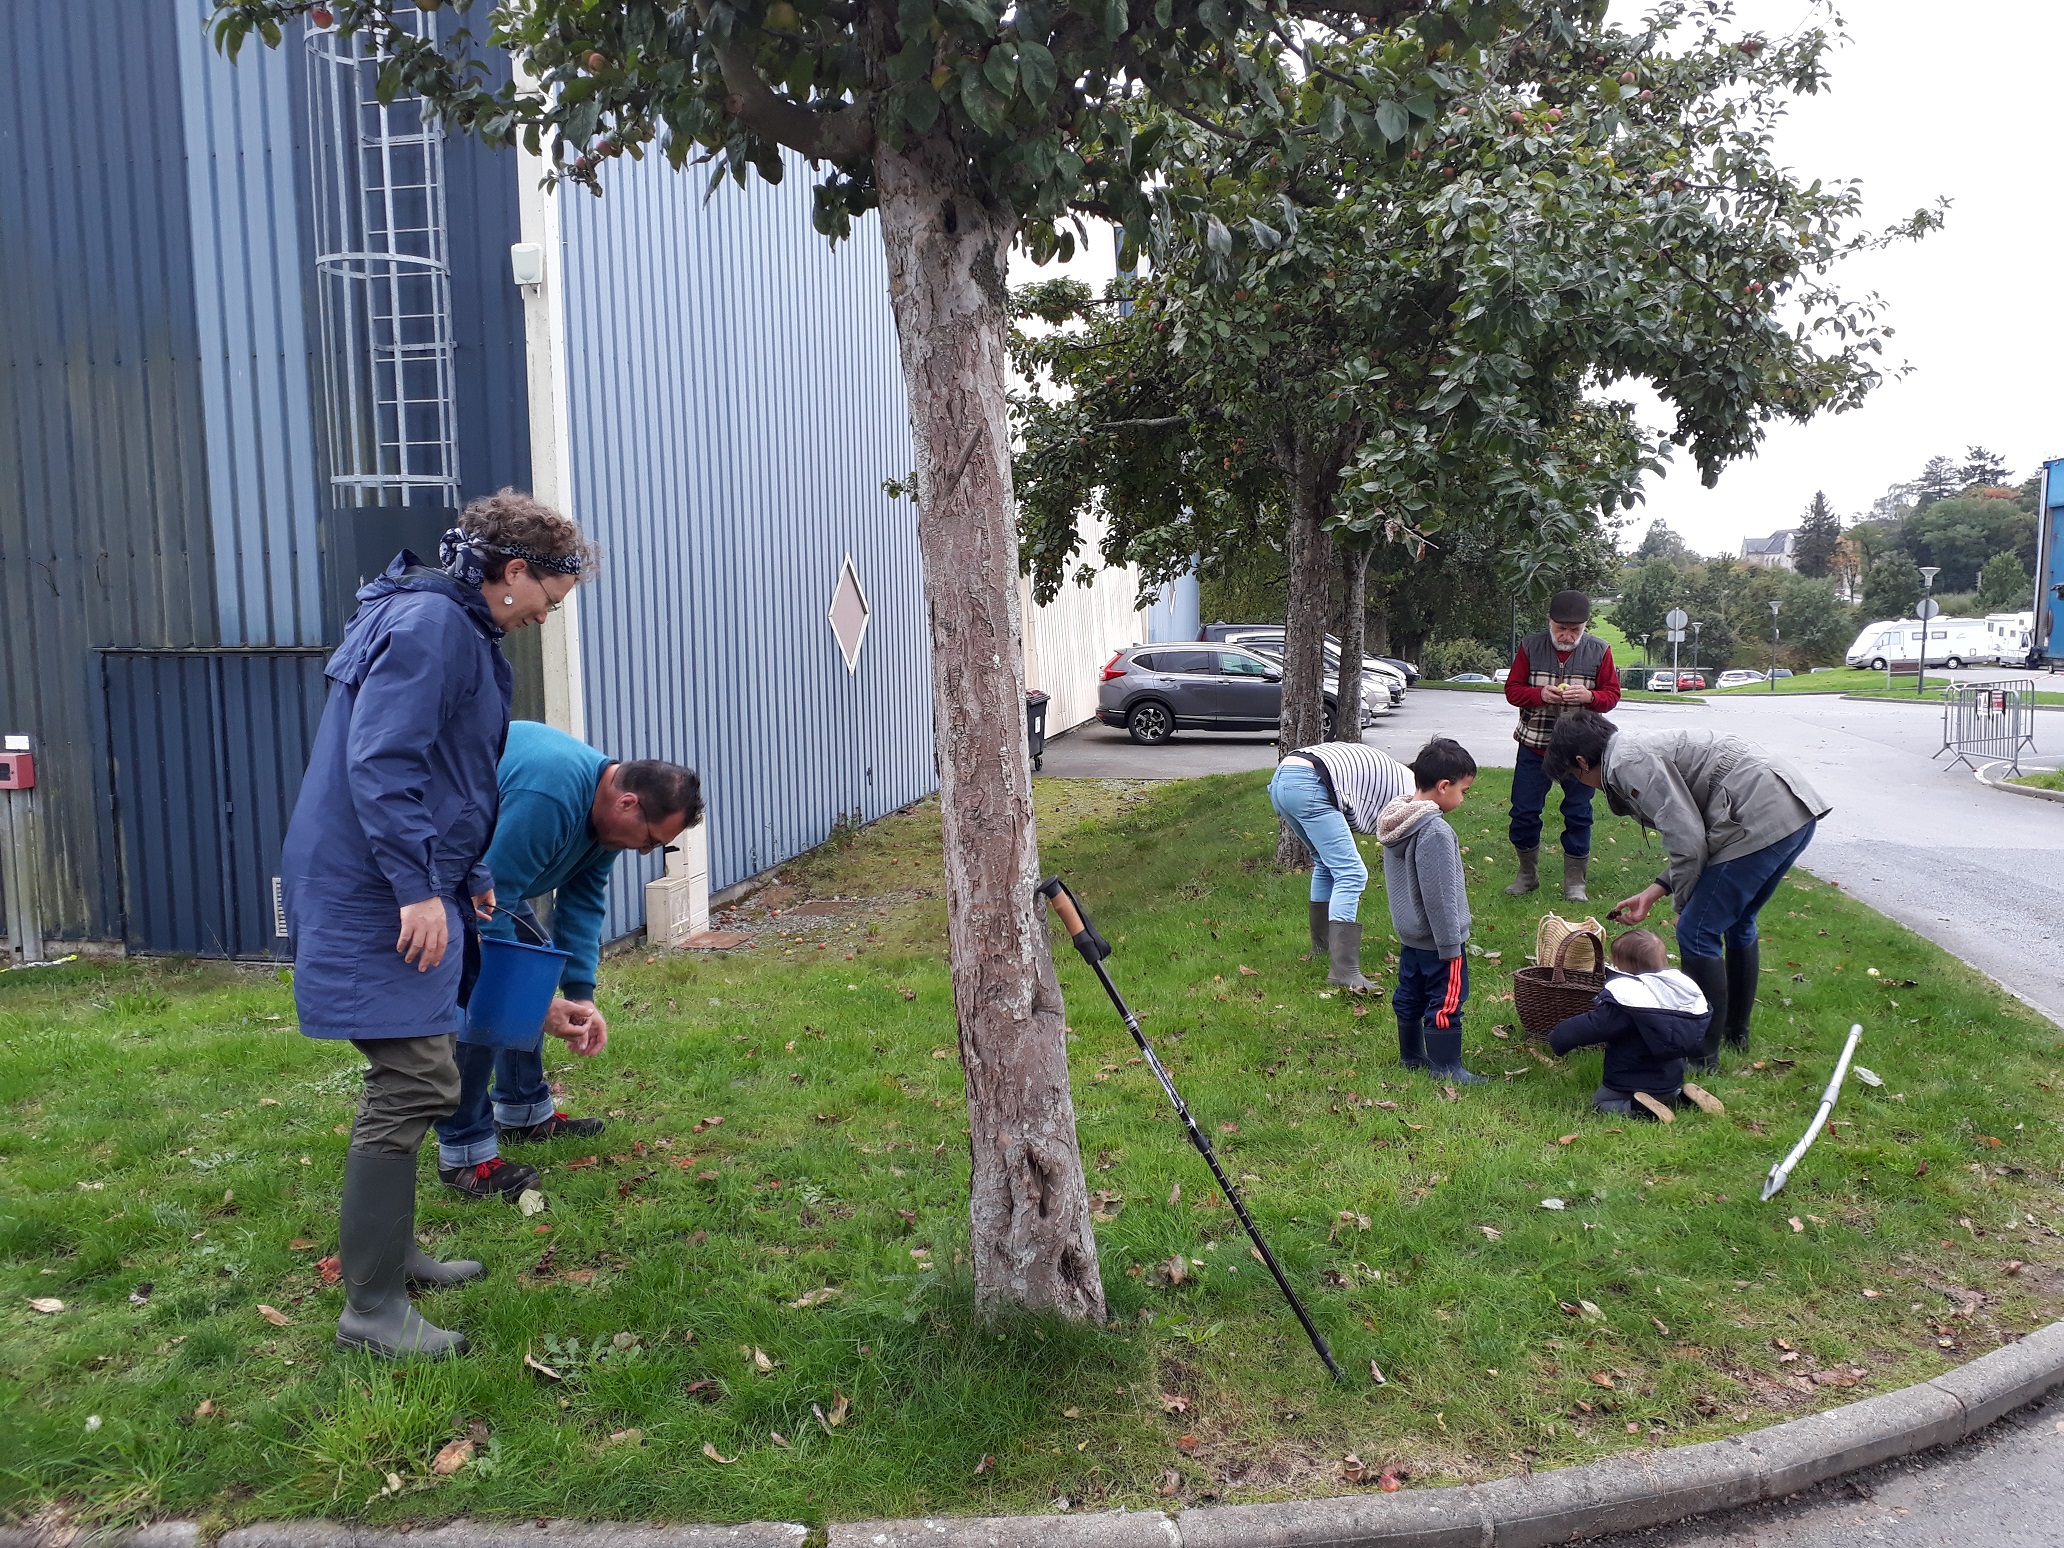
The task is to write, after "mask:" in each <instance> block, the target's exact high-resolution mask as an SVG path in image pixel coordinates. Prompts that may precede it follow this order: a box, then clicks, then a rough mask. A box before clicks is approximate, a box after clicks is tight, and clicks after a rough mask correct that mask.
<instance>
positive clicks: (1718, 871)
mask: <svg viewBox="0 0 2064 1548" xmlns="http://www.w3.org/2000/svg"><path fill="white" fill-rule="evenodd" d="M1818 826H1819V824H1818V823H1817V822H1809V823H1807V824H1806V826H1805V827H1803V828H1801V829H1800V830H1799V831H1798V832H1797V833H1794V834H1791V835H1790V836H1789V837H1786V838H1781V839H1779V840H1778V841H1777V842H1776V843H1775V844H1772V845H1770V846H1769V847H1768V848H1765V849H1758V850H1755V851H1753V852H1752V853H1749V854H1746V855H1742V856H1740V857H1738V858H1736V859H1733V860H1723V861H1721V862H1720V863H1719V864H1718V865H1709V866H1707V867H1706V868H1705V869H1704V870H1703V871H1701V872H1700V873H1699V879H1698V882H1697V884H1696V885H1695V886H1693V888H1692V889H1691V897H1690V899H1689V900H1688V901H1687V902H1686V903H1685V905H1684V910H1683V912H1681V913H1680V914H1678V916H1677V954H1678V955H1679V956H1680V957H1717V956H1719V955H1720V954H1721V947H1722V945H1723V944H1724V945H1727V946H1734V947H1741V946H1753V945H1755V944H1756V915H1757V914H1759V913H1761V912H1762V909H1763V905H1764V904H1766V903H1768V902H1769V901H1770V900H1771V898H1773V897H1775V896H1776V894H1777V888H1778V884H1779V883H1780V882H1782V881H1783V880H1784V878H1785V872H1787V871H1789V870H1790V869H1791V868H1792V863H1793V862H1794V861H1796V860H1797V859H1798V858H1799V856H1800V854H1801V853H1802V852H1803V851H1804V850H1805V848H1806V846H1807V845H1808V844H1810V843H1812V842H1813V830H1814V829H1815V828H1816V827H1818Z"/></svg>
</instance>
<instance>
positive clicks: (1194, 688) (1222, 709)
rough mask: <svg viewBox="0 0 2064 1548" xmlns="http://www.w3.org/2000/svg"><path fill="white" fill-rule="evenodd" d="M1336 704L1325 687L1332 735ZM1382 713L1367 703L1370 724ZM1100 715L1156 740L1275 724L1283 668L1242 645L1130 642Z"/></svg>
mask: <svg viewBox="0 0 2064 1548" xmlns="http://www.w3.org/2000/svg"><path fill="white" fill-rule="evenodd" d="M1334 705H1335V698H1334V695H1333V694H1332V693H1330V692H1329V693H1327V694H1325V706H1326V707H1325V724H1324V729H1323V732H1322V735H1324V736H1327V737H1330V736H1331V735H1332V734H1333V711H1334ZM1388 712H1389V706H1387V705H1386V706H1385V707H1384V709H1383V711H1382V713H1388ZM1377 713H1378V711H1376V710H1375V709H1373V708H1372V707H1371V706H1370V705H1369V704H1368V703H1367V702H1364V704H1363V706H1362V724H1363V725H1368V724H1369V723H1370V722H1372V721H1373V720H1374V719H1375V718H1376V715H1377ZM1097 719H1098V720H1101V721H1102V722H1103V723H1104V724H1105V725H1107V726H1122V727H1123V728H1124V729H1125V730H1126V732H1127V733H1128V734H1130V735H1131V737H1132V739H1133V740H1134V741H1135V742H1138V743H1140V744H1142V745H1143V746H1150V747H1151V746H1154V745H1156V744H1157V743H1161V742H1165V741H1167V740H1168V739H1169V738H1170V737H1171V736H1173V735H1174V734H1175V733H1176V732H1178V731H1274V730H1276V729H1278V728H1279V727H1280V726H1281V725H1282V721H1283V674H1282V668H1281V665H1280V663H1278V662H1275V661H1271V660H1269V659H1268V658H1267V657H1265V656H1263V655H1261V654H1259V653H1258V652H1255V651H1251V650H1242V649H1240V648H1239V647H1237V646H1233V647H1226V646H1219V645H1212V644H1209V643H1206V642H1201V641H1200V642H1198V643H1197V644H1193V645H1175V644H1165V645H1129V646H1127V647H1126V648H1125V649H1124V650H1121V651H1119V652H1118V654H1117V655H1115V656H1113V657H1112V658H1111V659H1110V661H1108V662H1107V663H1105V666H1104V675H1103V681H1102V683H1101V684H1099V685H1098V688H1097Z"/></svg>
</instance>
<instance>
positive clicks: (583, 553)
mask: <svg viewBox="0 0 2064 1548" xmlns="http://www.w3.org/2000/svg"><path fill="white" fill-rule="evenodd" d="M459 527H460V529H461V530H462V531H464V532H465V534H466V535H467V536H468V537H469V538H472V539H474V540H475V542H476V544H477V545H478V547H479V548H480V549H481V550H483V553H482V557H483V558H484V559H485V560H486V561H487V565H486V570H487V579H488V580H489V581H494V582H498V581H500V580H501V579H502V575H503V572H504V571H505V570H506V569H507V568H508V563H509V556H508V554H507V552H506V551H507V550H511V549H520V548H528V549H530V550H532V551H533V552H535V553H540V554H549V555H550V556H551V557H552V558H554V559H563V558H565V557H567V556H568V555H569V554H578V555H579V556H580V561H581V563H580V578H581V579H582V580H587V579H589V578H590V577H591V576H592V575H593V574H594V570H595V562H596V557H597V556H596V553H595V547H594V545H593V544H592V543H590V542H589V541H588V540H587V539H586V538H584V537H582V536H581V530H580V528H579V527H577V526H575V525H574V524H573V522H572V521H570V520H568V519H567V518H566V517H564V516H562V515H560V514H559V513H558V512H557V511H555V510H553V509H552V507H551V506H549V505H546V504H545V503H544V502H543V501H542V500H534V499H532V498H531V497H530V496H529V495H527V494H524V493H522V492H521V491H520V490H515V489H502V490H498V491H496V492H495V493H494V494H491V495H482V496H481V497H480V498H479V499H477V500H472V501H468V502H467V505H466V508H465V509H464V510H463V511H461V512H460V513H459Z"/></svg>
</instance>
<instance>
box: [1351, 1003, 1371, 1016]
mask: <svg viewBox="0 0 2064 1548" xmlns="http://www.w3.org/2000/svg"><path fill="white" fill-rule="evenodd" d="M1354 1013H1355V1014H1356V1015H1357V1016H1366V1015H1368V1014H1369V1007H1368V1006H1366V1005H1362V1004H1360V1003H1357V1004H1356V1005H1355V1008H1354Z"/></svg>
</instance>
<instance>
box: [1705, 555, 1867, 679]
mask: <svg viewBox="0 0 2064 1548" xmlns="http://www.w3.org/2000/svg"><path fill="white" fill-rule="evenodd" d="M1748 593H1749V594H1748V598H1747V601H1748V607H1747V609H1746V612H1745V614H1744V617H1743V619H1742V623H1741V628H1740V631H1739V639H1738V642H1737V644H1736V648H1735V654H1734V657H1733V659H1732V661H1731V662H1730V663H1729V664H1730V665H1733V666H1761V665H1767V664H1768V662H1769V655H1770V652H1769V641H1770V626H1771V624H1772V623H1773V622H1775V623H1776V625H1777V627H1778V629H1779V632H1780V642H1779V649H1778V660H1779V661H1780V662H1781V663H1782V664H1783V665H1786V666H1789V667H1791V668H1792V669H1793V670H1794V671H1802V670H1804V669H1805V668H1807V667H1817V666H1838V665H1840V664H1841V660H1842V653H1843V652H1844V651H1845V650H1847V649H1848V648H1849V642H1850V641H1851V640H1853V639H1855V638H1856V631H1857V629H1858V628H1859V627H1860V625H1859V624H1858V622H1857V614H1856V609H1855V608H1853V607H1851V606H1849V605H1848V604H1846V603H1844V602H1842V601H1840V600H1839V599H1838V598H1837V597H1836V596H1835V588H1834V585H1833V583H1832V582H1830V581H1827V580H1822V579H1815V578H1813V577H1811V576H1806V575H1798V574H1794V573H1791V572H1788V571H1785V570H1765V571H1763V572H1761V573H1759V574H1758V575H1757V577H1756V579H1755V582H1754V583H1753V584H1752V585H1751V586H1750V587H1749V588H1748ZM1772 602H1775V603H1777V604H1778V607H1779V612H1778V616H1777V617H1776V619H1775V620H1773V619H1772V618H1771V617H1770V604H1771V603H1772ZM1759 614H1760V617H1759V616H1758V615H1759Z"/></svg>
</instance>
